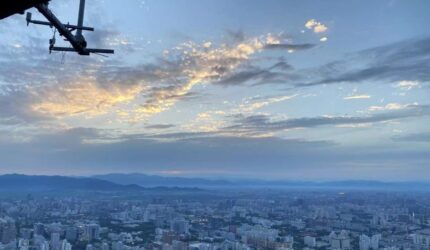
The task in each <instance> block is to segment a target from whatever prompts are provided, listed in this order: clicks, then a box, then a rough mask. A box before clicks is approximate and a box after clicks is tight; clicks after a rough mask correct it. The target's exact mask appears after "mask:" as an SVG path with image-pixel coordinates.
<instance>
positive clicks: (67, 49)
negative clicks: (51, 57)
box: [51, 47, 115, 55]
mask: <svg viewBox="0 0 430 250" xmlns="http://www.w3.org/2000/svg"><path fill="white" fill-rule="evenodd" d="M51 51H62V52H78V51H76V50H75V49H74V48H67V47H52V48H51ZM90 53H100V54H114V53H115V51H114V50H111V49H84V50H83V53H81V55H89V54H90Z"/></svg>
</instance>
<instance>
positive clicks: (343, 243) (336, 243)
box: [329, 230, 351, 250]
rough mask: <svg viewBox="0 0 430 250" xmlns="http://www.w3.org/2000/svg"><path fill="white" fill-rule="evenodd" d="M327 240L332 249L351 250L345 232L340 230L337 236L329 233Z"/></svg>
mask: <svg viewBox="0 0 430 250" xmlns="http://www.w3.org/2000/svg"><path fill="white" fill-rule="evenodd" d="M329 239H330V245H331V248H332V249H342V250H343V249H351V240H350V238H349V233H348V231H346V230H342V231H341V232H340V233H339V234H337V233H336V232H331V233H330V235H329Z"/></svg>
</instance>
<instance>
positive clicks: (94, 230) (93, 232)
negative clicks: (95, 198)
mask: <svg viewBox="0 0 430 250" xmlns="http://www.w3.org/2000/svg"><path fill="white" fill-rule="evenodd" d="M85 238H86V240H88V241H89V242H91V241H93V240H97V239H99V238H100V226H99V225H97V224H90V225H86V226H85Z"/></svg>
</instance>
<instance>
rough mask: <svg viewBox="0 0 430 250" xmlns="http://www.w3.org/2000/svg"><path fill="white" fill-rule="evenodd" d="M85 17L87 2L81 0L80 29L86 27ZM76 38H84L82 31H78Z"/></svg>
mask: <svg viewBox="0 0 430 250" xmlns="http://www.w3.org/2000/svg"><path fill="white" fill-rule="evenodd" d="M84 15H85V0H81V2H80V3H79V16H78V27H82V26H84ZM76 36H77V37H81V36H82V30H79V29H78V30H77V31H76Z"/></svg>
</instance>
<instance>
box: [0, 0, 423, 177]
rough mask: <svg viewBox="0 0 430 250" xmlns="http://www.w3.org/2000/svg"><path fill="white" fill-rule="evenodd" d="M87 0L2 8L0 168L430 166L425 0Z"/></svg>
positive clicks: (418, 173)
mask: <svg viewBox="0 0 430 250" xmlns="http://www.w3.org/2000/svg"><path fill="white" fill-rule="evenodd" d="M77 2H78V1H74V0H73V1H72V0H67V1H55V0H54V1H52V3H51V4H50V7H51V9H52V10H53V11H54V12H55V13H56V14H57V16H58V17H59V18H60V19H61V20H63V21H65V22H70V23H74V22H75V20H76V17H77V9H78V3H77ZM87 2H88V3H87V13H86V14H87V15H86V20H85V24H86V25H91V26H95V28H96V32H94V33H88V32H87V33H85V34H84V35H85V36H86V37H87V40H88V43H89V47H99V48H113V49H115V50H116V54H115V55H113V56H109V57H107V58H105V57H101V56H97V55H93V56H91V57H79V56H77V55H74V54H66V55H63V54H62V53H53V54H51V55H49V54H48V53H47V47H48V39H49V38H51V37H52V30H50V29H49V28H47V27H40V26H33V25H30V27H27V26H26V23H25V17H24V16H21V15H17V16H13V17H11V18H9V19H6V20H2V21H1V22H0V32H1V34H2V40H1V41H0V94H1V95H0V103H1V105H0V149H1V150H0V158H1V159H2V160H1V162H0V173H11V172H18V173H27V174H62V175H89V174H98V173H110V172H126V173H130V172H139V173H150V174H161V175H175V176H198V177H209V178H263V179H290V180H338V179H372V180H396V181H401V180H426V181H427V180H430V178H429V176H430V169H429V163H430V154H429V153H430V129H429V128H428V124H429V122H430V117H429V116H430V102H429V97H430V94H429V90H430V89H429V87H430V85H429V81H430V73H429V72H430V71H429V69H430V30H429V28H428V24H429V21H430V13H429V12H428V9H429V8H430V2H429V1H426V0H422V1H419V0H416V1H400V0H399V1H396V0H381V1H363V0H360V1H358V0H357V1H343V0H342V1H298V0H297V1H281V0H269V1H257V0H234V1H232V0H217V1H215V0H199V1H197V0H175V1H173V0H156V1H155V0H145V1H140V0H126V1H114V0H98V1H87ZM31 11H32V12H33V14H34V15H33V17H34V18H35V19H36V18H38V19H43V17H42V16H40V14H37V11H36V10H31ZM57 40H60V39H57ZM59 43H61V44H63V45H65V46H68V45H67V44H66V43H64V42H62V41H59Z"/></svg>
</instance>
